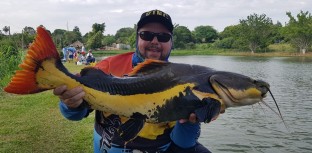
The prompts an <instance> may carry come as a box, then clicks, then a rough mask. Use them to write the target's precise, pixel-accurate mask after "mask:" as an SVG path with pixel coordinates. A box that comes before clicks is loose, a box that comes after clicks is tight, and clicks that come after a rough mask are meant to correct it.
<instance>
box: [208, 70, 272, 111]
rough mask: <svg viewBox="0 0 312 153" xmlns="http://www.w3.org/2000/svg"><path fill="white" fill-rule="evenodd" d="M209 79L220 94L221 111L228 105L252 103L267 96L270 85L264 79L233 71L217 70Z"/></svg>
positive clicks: (235, 105)
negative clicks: (256, 78)
mask: <svg viewBox="0 0 312 153" xmlns="http://www.w3.org/2000/svg"><path fill="white" fill-rule="evenodd" d="M209 81H210V83H211V85H212V87H213V89H214V90H215V92H216V93H217V95H218V96H219V98H220V99H222V101H221V103H222V104H221V105H222V108H221V109H222V110H221V112H222V111H223V112H224V110H225V109H226V108H228V107H237V106H245V105H252V104H255V103H258V102H260V101H261V100H262V99H263V98H264V97H266V94H267V92H268V91H269V88H270V85H269V84H268V83H267V82H265V81H262V80H254V79H252V78H250V77H248V76H244V75H241V74H237V73H232V72H216V73H215V74H213V75H211V76H210V78H209Z"/></svg>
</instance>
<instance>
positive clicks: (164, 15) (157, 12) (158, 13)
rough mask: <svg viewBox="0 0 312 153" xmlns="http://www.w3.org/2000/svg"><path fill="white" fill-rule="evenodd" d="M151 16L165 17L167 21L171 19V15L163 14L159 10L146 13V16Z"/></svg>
mask: <svg viewBox="0 0 312 153" xmlns="http://www.w3.org/2000/svg"><path fill="white" fill-rule="evenodd" d="M149 15H160V16H163V17H165V18H167V19H169V15H168V14H166V13H164V12H162V11H159V10H153V11H149V12H146V13H145V16H149Z"/></svg>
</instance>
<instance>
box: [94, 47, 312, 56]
mask: <svg viewBox="0 0 312 153" xmlns="http://www.w3.org/2000/svg"><path fill="white" fill-rule="evenodd" d="M129 51H133V50H99V51H94V52H93V54H94V55H95V56H97V57H102V56H111V55H116V54H120V53H125V52H129ZM189 55H223V56H272V57H273V56H274V57H285V56H307V57H312V53H311V51H310V52H307V53H306V54H304V55H303V54H300V52H298V51H296V49H295V48H293V47H291V46H290V45H289V44H272V45H270V46H269V47H268V49H267V51H262V52H255V53H254V54H252V53H251V52H250V51H239V50H233V49H212V48H209V49H192V50H190V49H189V50H176V49H175V50H172V52H171V56H189Z"/></svg>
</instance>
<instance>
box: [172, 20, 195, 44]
mask: <svg viewBox="0 0 312 153" xmlns="http://www.w3.org/2000/svg"><path fill="white" fill-rule="evenodd" d="M173 33H174V35H173V41H174V43H173V45H174V48H181V49H185V48H187V47H190V46H192V45H194V41H193V38H192V33H191V31H190V30H189V29H188V28H187V27H185V26H177V27H175V28H174V30H173Z"/></svg>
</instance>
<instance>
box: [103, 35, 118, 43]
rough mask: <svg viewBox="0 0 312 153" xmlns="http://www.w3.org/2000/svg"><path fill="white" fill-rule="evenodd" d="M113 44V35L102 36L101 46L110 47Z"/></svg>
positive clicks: (114, 40)
mask: <svg viewBox="0 0 312 153" xmlns="http://www.w3.org/2000/svg"><path fill="white" fill-rule="evenodd" d="M115 42H116V39H115V36H114V35H107V36H104V38H103V39H102V44H103V45H104V46H111V45H112V44H113V43H115Z"/></svg>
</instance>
